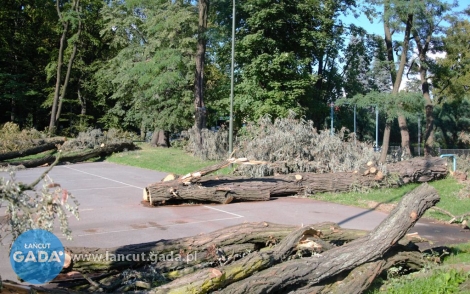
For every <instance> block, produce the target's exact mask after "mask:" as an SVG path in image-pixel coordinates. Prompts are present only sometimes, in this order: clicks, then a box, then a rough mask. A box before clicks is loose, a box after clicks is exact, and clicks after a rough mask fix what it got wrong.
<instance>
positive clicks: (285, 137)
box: [186, 113, 378, 177]
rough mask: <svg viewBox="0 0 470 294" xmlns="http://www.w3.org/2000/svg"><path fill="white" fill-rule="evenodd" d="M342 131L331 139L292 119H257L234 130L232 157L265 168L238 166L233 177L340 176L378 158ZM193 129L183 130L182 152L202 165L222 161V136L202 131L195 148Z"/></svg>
mask: <svg viewBox="0 0 470 294" xmlns="http://www.w3.org/2000/svg"><path fill="white" fill-rule="evenodd" d="M347 133H348V132H347V130H346V129H344V128H343V129H341V130H340V131H338V132H337V133H336V134H335V135H334V136H331V135H330V132H329V130H321V131H318V130H317V129H315V128H314V127H313V123H312V122H311V121H306V120H304V119H297V118H295V114H294V113H291V114H290V116H289V117H287V118H277V119H275V120H274V122H273V121H272V120H271V118H270V117H268V116H265V117H262V118H260V119H259V120H258V121H257V122H256V123H248V124H247V125H246V126H244V127H243V128H242V129H241V130H239V132H238V135H237V137H236V140H235V142H234V155H233V156H234V157H246V158H248V159H251V160H262V161H267V162H269V164H266V165H255V166H251V165H244V166H240V167H239V168H238V171H237V172H238V173H239V174H243V175H248V176H254V177H259V176H267V175H273V174H275V173H283V174H286V173H292V172H316V173H327V172H340V171H352V170H356V169H358V168H359V167H360V166H362V165H364V164H366V163H367V162H368V161H369V160H376V159H377V156H378V153H375V152H374V151H373V148H372V146H371V145H370V144H367V143H362V142H357V144H355V143H354V140H351V138H350V137H349V136H347ZM197 135H198V134H197V130H196V129H195V128H194V127H193V128H192V129H190V130H189V131H188V136H189V142H188V146H187V149H186V150H187V151H189V152H192V153H193V154H194V155H195V156H198V157H200V158H202V159H205V160H222V159H227V158H228V156H229V154H228V144H229V143H228V132H227V130H226V129H221V130H219V131H217V132H213V131H209V130H207V129H204V130H202V132H201V136H202V145H200V146H198V144H197V142H198V139H197V138H198V136H197Z"/></svg>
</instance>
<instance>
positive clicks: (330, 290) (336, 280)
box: [295, 246, 426, 294]
mask: <svg viewBox="0 0 470 294" xmlns="http://www.w3.org/2000/svg"><path fill="white" fill-rule="evenodd" d="M397 247H398V248H393V249H392V250H390V251H389V252H387V253H386V254H385V256H384V257H383V259H379V260H375V261H371V262H367V263H364V264H362V265H360V266H358V267H356V268H354V269H352V270H351V271H349V272H348V271H346V272H345V273H343V274H341V275H338V276H335V277H333V278H329V279H326V280H325V281H323V282H321V283H320V284H319V285H317V286H313V287H309V286H306V287H304V288H302V289H298V290H296V291H295V293H296V294H303V293H318V294H322V293H325V294H343V293H348V294H355V293H357V294H360V293H363V292H364V291H365V290H367V289H369V287H370V286H371V284H372V282H373V281H374V280H375V278H377V277H378V276H379V275H380V274H382V273H383V272H385V271H387V270H388V269H390V268H391V267H397V266H400V267H402V268H405V269H407V270H408V271H418V270H420V269H422V268H423V267H424V266H425V264H426V262H425V260H424V258H423V257H422V255H421V253H420V252H417V251H406V248H403V247H401V246H397ZM399 250H404V251H399Z"/></svg>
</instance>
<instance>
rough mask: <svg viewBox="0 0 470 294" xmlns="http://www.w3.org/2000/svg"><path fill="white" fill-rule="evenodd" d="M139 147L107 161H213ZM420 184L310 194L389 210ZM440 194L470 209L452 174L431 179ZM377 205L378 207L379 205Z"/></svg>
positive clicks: (460, 209)
mask: <svg viewBox="0 0 470 294" xmlns="http://www.w3.org/2000/svg"><path fill="white" fill-rule="evenodd" d="M137 146H138V147H139V149H138V150H135V151H127V152H121V153H115V154H113V155H112V156H110V157H108V158H107V159H106V160H107V161H109V162H114V163H118V164H123V165H130V166H136V167H141V168H147V169H151V170H157V171H161V172H167V173H175V174H179V175H184V174H187V173H190V172H193V171H197V170H199V169H201V168H203V167H206V166H209V165H211V164H214V163H216V161H203V160H201V159H199V158H196V157H194V156H192V155H190V154H188V153H186V152H185V151H184V150H182V149H177V148H154V147H150V146H149V144H146V143H138V144H137ZM230 172H231V169H230V168H225V169H223V170H220V171H218V172H217V174H229V173H230ZM418 185H419V184H409V185H406V186H402V187H399V188H382V189H369V190H367V191H357V192H348V193H321V194H315V195H312V196H311V197H312V198H314V199H317V200H322V201H328V202H334V203H339V204H344V205H351V206H359V207H363V208H369V209H382V210H384V209H385V210H390V209H391V208H392V207H393V205H395V204H397V203H398V202H399V201H400V199H401V198H402V197H403V195H405V194H406V193H408V192H410V191H411V190H413V189H414V188H416V187H417V186H418ZM430 185H431V186H433V187H434V188H436V190H437V191H438V192H439V195H440V196H441V201H440V202H439V203H438V205H437V207H439V208H442V209H444V210H447V211H449V212H450V213H452V214H453V215H461V214H464V213H467V212H470V198H464V199H460V198H459V197H458V196H457V193H458V191H459V190H460V189H461V188H462V185H461V184H459V183H457V181H456V180H455V179H453V178H451V177H449V178H446V179H443V180H440V181H436V182H432V183H430ZM379 205H380V206H379ZM424 217H427V218H431V219H435V220H441V221H448V220H450V217H449V216H447V215H445V214H442V213H440V212H436V211H428V212H426V214H425V215H424Z"/></svg>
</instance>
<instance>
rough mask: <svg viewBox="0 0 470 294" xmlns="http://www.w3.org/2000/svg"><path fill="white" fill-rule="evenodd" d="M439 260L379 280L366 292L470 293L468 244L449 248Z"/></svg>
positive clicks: (390, 293)
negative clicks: (435, 262) (420, 267)
mask: <svg viewBox="0 0 470 294" xmlns="http://www.w3.org/2000/svg"><path fill="white" fill-rule="evenodd" d="M442 260H443V261H442V264H440V265H435V264H434V265H433V264H431V265H430V266H428V267H425V268H424V269H422V270H421V271H419V272H416V273H412V274H409V275H406V276H399V277H393V278H390V279H388V280H380V279H379V280H378V281H377V283H376V284H375V285H374V287H373V288H372V289H370V290H369V291H367V293H371V294H372V293H387V294H394V293H397V294H398V293H400V294H402V293H410V294H419V293H423V294H427V293H443V294H444V293H470V242H468V243H464V244H457V245H453V246H451V247H450V252H449V254H448V255H444V257H443V258H442Z"/></svg>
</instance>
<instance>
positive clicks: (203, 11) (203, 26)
mask: <svg viewBox="0 0 470 294" xmlns="http://www.w3.org/2000/svg"><path fill="white" fill-rule="evenodd" d="M208 9H209V0H198V10H199V24H198V40H197V52H196V77H195V83H194V88H195V101H194V102H195V107H196V114H195V120H196V121H195V123H196V128H197V130H198V131H200V130H202V129H203V128H205V127H206V114H207V113H206V107H205V105H204V63H205V56H206V42H207V37H206V31H207V12H208Z"/></svg>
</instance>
